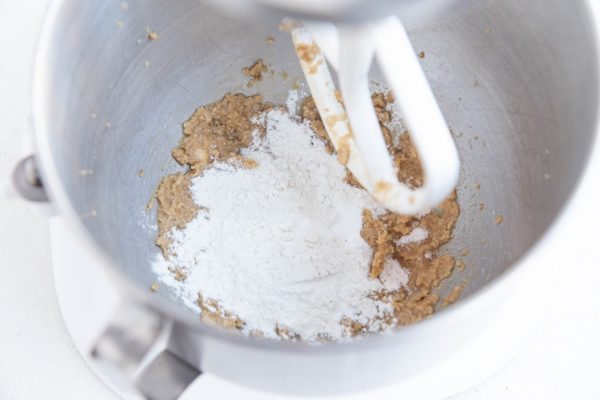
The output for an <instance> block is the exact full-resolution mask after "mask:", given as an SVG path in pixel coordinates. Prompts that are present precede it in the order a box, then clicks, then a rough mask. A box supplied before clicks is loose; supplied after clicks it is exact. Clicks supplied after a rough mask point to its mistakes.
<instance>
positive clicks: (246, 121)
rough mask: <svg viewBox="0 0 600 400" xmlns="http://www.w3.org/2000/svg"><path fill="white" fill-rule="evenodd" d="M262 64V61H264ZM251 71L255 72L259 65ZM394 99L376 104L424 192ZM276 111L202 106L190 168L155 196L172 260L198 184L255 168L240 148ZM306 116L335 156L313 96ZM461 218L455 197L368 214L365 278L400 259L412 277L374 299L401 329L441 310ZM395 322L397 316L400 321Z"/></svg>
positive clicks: (402, 169)
mask: <svg viewBox="0 0 600 400" xmlns="http://www.w3.org/2000/svg"><path fill="white" fill-rule="evenodd" d="M259 61H260V60H259ZM256 65H259V63H258V62H257V64H255V66H256ZM251 69H254V66H253V67H252V68H251ZM260 69H262V67H260ZM249 71H250V70H249ZM249 73H251V72H249ZM390 101H392V97H391V95H390V94H383V93H376V94H374V95H373V103H374V105H375V108H376V112H377V116H378V118H379V121H380V124H381V127H382V130H383V133H384V136H385V140H386V143H387V145H388V149H389V151H390V153H391V154H392V155H393V158H394V164H395V165H396V167H398V170H399V179H400V180H402V181H403V182H405V183H407V184H409V185H411V186H413V187H418V186H420V185H421V184H422V171H421V166H420V163H419V159H418V157H417V153H416V151H415V149H414V147H413V145H412V143H411V141H410V138H409V137H408V135H406V134H402V135H399V136H398V135H395V136H394V135H393V134H392V132H391V131H390V130H389V128H388V126H389V123H390V120H391V115H390V113H389V112H388V111H387V110H386V106H387V104H388V103H389V102H390ZM272 108H273V105H272V104H270V103H264V102H263V101H262V97H261V96H259V95H255V96H245V95H243V94H227V95H225V96H224V97H223V99H221V100H219V101H217V102H214V103H211V104H208V105H206V106H203V107H199V108H198V109H197V110H196V111H195V112H194V114H193V115H192V116H191V117H190V119H189V120H187V121H186V122H185V123H184V124H183V137H182V138H181V141H180V143H179V145H178V146H177V147H176V148H175V149H174V150H173V152H172V154H173V158H175V160H177V162H179V163H180V164H182V165H188V166H189V170H188V172H186V173H185V174H175V175H171V176H167V177H166V178H164V179H163V180H162V182H161V183H160V184H159V186H158V189H157V191H156V195H155V196H156V199H157V202H158V228H159V229H158V230H159V232H158V237H157V239H156V244H157V245H158V246H159V247H160V248H161V249H162V251H163V254H165V257H168V255H169V245H170V240H169V236H168V234H169V232H170V231H171V229H172V228H176V229H183V228H184V227H185V225H186V224H187V223H188V222H189V221H191V220H192V219H193V218H194V217H195V215H196V213H197V211H198V206H197V205H196V204H195V203H194V201H193V199H192V195H191V192H190V190H189V185H190V179H191V178H192V177H194V176H197V175H200V174H202V171H203V169H204V168H206V167H207V166H209V165H210V164H211V163H213V162H215V161H229V162H234V163H236V165H238V166H240V167H244V168H252V167H253V166H254V163H253V161H252V160H249V159H245V158H243V157H242V156H241V155H240V150H241V149H243V148H246V147H248V146H249V145H250V143H251V141H252V132H253V131H254V130H256V129H259V132H262V133H263V134H264V127H261V126H260V125H258V124H256V123H254V122H252V120H253V117H256V116H258V115H259V114H261V113H263V112H265V111H268V110H270V109H272ZM301 116H302V118H303V119H305V120H306V121H308V122H309V123H310V124H311V127H312V128H313V130H314V131H315V133H316V134H317V135H318V136H319V137H320V138H321V139H322V140H323V141H325V143H326V147H327V149H328V151H329V152H331V153H333V152H334V149H333V146H332V145H331V143H330V142H329V138H328V137H327V133H326V131H325V128H324V126H323V122H322V121H321V119H320V117H319V114H318V112H317V110H316V107H315V104H314V101H313V100H312V98H310V97H309V98H308V99H307V100H305V102H304V104H303V105H302V108H301ZM261 129H262V130H261ZM346 179H347V181H348V182H349V183H351V184H353V185H355V186H358V187H359V186H360V185H359V184H358V182H356V180H355V179H354V178H353V176H352V175H351V174H350V173H349V172H348V174H347V177H346ZM458 215H459V207H458V203H457V201H456V195H455V194H453V195H451V196H450V197H449V198H448V199H446V200H445V201H444V202H443V203H442V204H440V205H439V206H438V207H437V208H435V209H434V210H432V212H430V213H429V214H427V215H425V216H423V217H420V218H418V217H406V216H402V215H398V214H395V213H392V212H387V213H385V214H383V215H381V216H379V217H375V216H374V215H373V214H372V213H371V212H370V211H369V210H364V212H363V227H362V231H361V235H362V237H363V238H364V240H365V241H366V242H367V243H368V244H369V245H370V246H371V247H372V248H373V258H372V262H371V269H370V274H369V275H370V276H365V279H378V278H379V275H380V274H381V272H382V271H383V268H384V263H385V262H386V260H388V259H391V258H393V259H396V260H397V261H398V262H399V263H400V265H402V266H403V267H404V268H406V269H407V270H408V271H409V274H410V278H409V282H408V285H407V288H406V289H404V288H401V289H400V290H398V291H395V292H385V291H384V292H381V293H374V294H373V296H374V297H376V298H382V299H387V300H388V301H390V302H391V303H392V304H393V305H394V310H395V312H394V316H393V317H394V318H395V319H396V320H397V324H398V325H406V324H410V323H413V322H416V321H419V320H421V319H423V318H425V317H427V316H429V315H431V314H432V313H433V312H434V311H435V306H436V305H437V304H438V302H439V300H440V299H439V296H438V295H437V294H435V293H434V288H435V287H437V286H438V285H439V284H440V282H441V281H442V280H444V279H445V278H447V277H449V276H450V274H451V273H452V270H453V268H454V266H455V261H454V258H453V257H451V256H449V255H438V254H437V253H438V249H439V248H440V246H442V245H443V244H444V243H446V242H448V241H449V240H450V239H451V238H452V230H453V228H454V224H455V222H456V219H457V218H458ZM418 226H420V227H423V228H425V229H426V230H427V231H428V232H429V235H428V237H427V239H425V240H424V241H423V242H420V243H412V244H406V245H397V244H396V243H395V242H396V241H397V240H398V239H399V238H400V237H402V236H404V235H407V234H409V233H410V232H411V231H412V229H414V228H415V227H418ZM173 273H174V274H175V275H176V276H178V277H179V279H183V280H184V279H185V270H180V269H176V270H174V271H173ZM459 295H460V292H459V291H456V292H453V295H452V296H450V297H451V299H450V300H452V301H453V300H456V298H458V296H459ZM455 297H456V298H455ZM444 303H446V302H444ZM198 305H199V307H200V308H201V310H202V319H203V320H204V321H205V322H207V323H209V324H213V325H218V326H222V327H226V328H237V329H239V328H241V327H242V326H243V325H244V322H243V321H242V320H240V319H239V318H237V316H235V315H234V314H232V313H230V312H228V311H226V310H222V309H221V308H220V307H219V305H218V303H217V302H216V301H214V300H213V299H204V298H202V296H200V295H199V298H198ZM387 318H388V319H391V318H392V316H388V317H387ZM342 324H343V325H344V326H346V327H347V328H348V329H349V331H350V333H351V334H352V335H359V334H361V333H362V332H363V331H364V330H365V326H364V325H361V324H360V323H358V322H356V321H352V320H344V321H342ZM279 331H281V332H280V333H281V334H280V336H281V337H282V338H284V339H289V340H299V338H298V337H297V336H296V335H295V334H294V333H293V332H292V331H290V330H288V329H287V328H283V327H282V328H281V329H279V328H278V332H279Z"/></svg>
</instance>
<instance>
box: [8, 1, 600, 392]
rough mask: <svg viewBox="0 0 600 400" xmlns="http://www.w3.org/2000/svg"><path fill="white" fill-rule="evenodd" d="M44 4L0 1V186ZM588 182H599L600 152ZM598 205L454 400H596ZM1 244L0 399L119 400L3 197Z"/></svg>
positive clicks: (23, 217)
mask: <svg viewBox="0 0 600 400" xmlns="http://www.w3.org/2000/svg"><path fill="white" fill-rule="evenodd" d="M47 1H48V0H44V1H41V0H20V1H12V2H7V1H5V2H0V49H2V52H1V53H0V83H1V84H0V88H1V90H0V115H1V118H0V121H2V129H1V130H2V132H1V133H0V172H1V175H0V184H1V185H6V184H7V182H8V178H9V174H10V172H11V169H12V167H13V165H14V164H15V163H16V161H17V160H18V159H19V157H20V156H21V151H22V150H21V149H22V141H21V133H22V132H23V129H24V124H25V119H26V116H27V114H28V112H29V103H30V76H31V74H30V68H31V63H32V57H33V54H34V48H35V41H36V38H37V33H38V29H39V26H40V23H41V20H42V18H43V14H44V8H45V6H44V5H45V4H46V3H47ZM596 147H597V148H598V147H599V146H596ZM598 150H600V149H598ZM589 174H590V175H591V176H592V177H593V176H595V177H600V151H596V156H595V158H594V160H593V161H592V165H591V166H590V171H589ZM590 181H591V179H588V183H589V182H590ZM2 190H4V187H2ZM598 204H600V187H597V186H595V185H591V184H588V185H585V186H584V187H582V188H581V190H580V192H579V194H578V196H577V197H576V199H575V203H574V207H572V210H573V212H572V213H571V217H570V220H569V221H567V223H565V224H564V225H563V229H564V230H565V234H564V238H565V241H564V247H562V248H560V249H552V250H549V251H553V252H554V253H556V260H557V262H560V265H563V266H564V273H563V274H562V275H561V276H560V281H559V283H558V285H557V287H556V288H555V290H554V293H555V295H554V297H553V298H552V299H551V300H550V303H549V304H548V310H547V312H546V313H545V316H544V318H543V320H542V321H540V325H539V327H538V329H537V331H536V332H535V334H534V335H533V337H532V338H531V339H530V340H529V341H528V343H527V345H526V346H525V348H523V349H522V350H521V351H520V352H519V354H518V355H517V356H516V357H515V358H514V359H513V360H512V361H511V362H510V364H509V365H507V366H506V367H504V368H503V369H502V370H501V371H499V372H498V373H496V374H495V375H494V376H492V377H490V378H489V379H487V380H486V381H485V382H482V383H481V384H479V385H478V386H476V387H474V388H472V389H470V390H469V391H467V392H465V393H462V394H460V395H457V396H455V397H454V399H456V400H458V399H521V398H522V399H544V400H551V399H564V398H575V399H598V398H600V379H599V378H598V366H597V364H598V360H600V295H599V294H598V287H599V285H600V261H599V257H598V254H597V253H596V248H597V247H598V243H597V241H598V239H597V238H598V234H597V233H596V232H595V228H596V227H598V226H600V213H598V211H597V205H598ZM594 237H595V238H596V239H594ZM0 244H1V246H2V252H0V268H2V279H0V316H1V319H0V321H1V322H0V399H31V400H35V399H65V400H67V399H82V398H84V399H90V400H91V399H106V400H109V399H110V400H112V399H116V398H117V397H116V396H115V395H114V394H113V393H112V392H110V391H109V390H108V389H107V388H106V387H105V386H104V385H103V384H102V383H101V382H100V381H99V380H98V379H97V378H96V377H95V375H94V374H93V373H92V372H91V371H90V370H89V369H88V367H87V366H86V365H85V363H84V362H83V360H82V358H81V357H80V356H79V354H78V353H77V351H76V350H75V348H74V346H73V344H72V342H71V339H70V338H69V336H68V334H67V332H66V330H65V326H64V323H63V321H62V319H61V316H60V311H59V309H58V304H57V300H56V294H55V289H54V285H53V279H52V270H51V266H50V248H49V238H48V225H47V221H46V220H45V219H44V218H43V217H42V216H41V215H40V214H38V212H37V211H36V210H35V208H34V207H31V206H30V205H28V204H27V203H24V202H22V201H20V200H18V199H6V196H4V193H1V194H0ZM210 397H212V398H215V397H214V396H210Z"/></svg>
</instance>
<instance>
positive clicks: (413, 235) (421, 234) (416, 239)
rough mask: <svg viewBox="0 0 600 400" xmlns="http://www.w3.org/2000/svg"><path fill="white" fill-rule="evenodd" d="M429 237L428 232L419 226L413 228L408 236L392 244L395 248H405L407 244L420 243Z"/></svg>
mask: <svg viewBox="0 0 600 400" xmlns="http://www.w3.org/2000/svg"><path fill="white" fill-rule="evenodd" d="M428 237H429V231H428V230H427V229H425V228H422V227H420V226H418V227H416V228H414V229H413V230H412V231H410V233H409V234H408V235H405V236H402V237H401V238H400V239H398V240H396V241H395V242H394V243H395V244H396V246H405V245H407V244H416V243H421V242H423V241H424V240H425V239H427V238H428Z"/></svg>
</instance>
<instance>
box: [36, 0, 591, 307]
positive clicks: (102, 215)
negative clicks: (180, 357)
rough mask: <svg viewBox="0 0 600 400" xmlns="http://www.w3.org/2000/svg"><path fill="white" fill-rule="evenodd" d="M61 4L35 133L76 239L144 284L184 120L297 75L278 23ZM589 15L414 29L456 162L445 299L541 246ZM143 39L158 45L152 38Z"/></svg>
mask: <svg viewBox="0 0 600 400" xmlns="http://www.w3.org/2000/svg"><path fill="white" fill-rule="evenodd" d="M61 3H62V4H61V9H60V13H59V15H58V18H57V19H56V21H55V24H54V26H53V27H52V30H51V33H50V35H51V36H50V40H49V45H50V48H49V51H48V52H47V54H48V57H47V58H46V59H38V62H40V63H43V64H44V69H43V71H44V72H43V74H42V75H41V76H38V79H39V80H41V81H42V82H43V85H44V86H45V88H46V93H48V98H47V99H44V101H45V104H47V108H46V110H45V120H46V121H47V124H48V125H47V126H45V127H42V128H43V129H44V130H45V133H46V134H47V135H50V140H49V142H50V149H49V151H50V153H51V155H52V157H53V159H54V160H55V164H56V168H57V169H58V171H57V172H58V174H59V176H60V177H61V182H60V185H61V186H62V188H63V190H64V191H65V192H66V195H67V197H68V198H69V199H70V202H71V203H72V206H73V208H74V210H75V211H76V212H77V214H78V216H79V218H81V220H82V221H83V223H84V225H85V227H86V229H88V230H89V232H90V233H91V234H92V236H93V237H94V239H95V240H96V241H97V243H98V244H99V245H100V246H101V247H102V248H103V249H104V250H105V251H106V252H107V253H108V254H110V255H111V256H112V258H113V260H114V261H115V263H114V264H115V266H116V267H118V268H120V269H121V270H122V271H123V272H124V273H125V274H127V275H128V276H129V277H131V278H132V279H133V280H134V281H136V282H137V283H139V284H140V285H142V286H143V287H144V288H147V287H148V286H149V285H150V284H151V283H152V282H153V281H154V280H155V279H156V278H155V276H154V275H153V273H152V271H151V267H150V262H151V259H152V258H153V257H154V255H155V254H156V253H157V252H158V249H157V248H156V247H155V245H154V238H155V234H156V227H155V215H154V213H147V212H146V211H145V207H146V204H147V202H148V200H149V199H150V198H151V196H152V194H153V192H154V190H155V188H156V185H157V183H158V182H159V180H160V179H161V177H163V176H165V175H167V174H169V173H172V172H173V171H177V170H181V169H182V168H181V167H180V166H178V165H177V164H176V163H175V162H174V161H173V160H172V159H171V157H170V149H172V148H173V147H174V146H175V145H176V143H177V142H178V140H179V137H180V135H181V123H182V122H183V121H185V120H186V119H187V118H188V117H189V116H190V115H191V113H192V112H193V111H194V109H195V108H196V107H197V106H199V105H202V104H206V103H209V102H212V101H215V100H217V99H219V98H221V97H222V95H223V94H224V93H226V92H244V93H257V92H258V93H262V94H263V95H264V96H265V98H266V99H267V100H270V101H274V102H277V103H282V102H283V101H284V99H285V96H286V93H287V90H288V89H290V88H292V87H293V86H294V85H295V84H296V82H303V79H302V74H301V70H300V68H299V66H298V63H297V59H296V56H295V54H294V52H293V50H292V46H291V41H290V38H289V37H288V35H287V34H286V33H283V32H280V31H278V29H277V23H276V22H275V21H254V20H252V21H242V20H237V19H232V18H231V17H226V16H224V15H222V14H220V13H218V12H216V11H214V10H213V9H212V8H209V7H208V6H207V5H204V4H202V3H200V2H198V1H195V0H179V1H176V2H172V1H168V0H152V1H148V0H144V1H142V0H128V2H127V5H128V6H127V7H126V8H125V7H124V6H123V3H122V2H121V1H120V0H107V1H103V2H81V1H67V0H63V1H62V2H61ZM587 12H588V10H587V7H586V5H585V3H584V2H583V1H571V2H568V4H567V3H565V2H563V1H560V0H530V1H527V2H523V1H517V0H502V1H488V0H486V1H481V0H463V1H458V2H456V3H454V4H453V5H452V6H451V7H450V8H448V9H447V10H446V11H445V12H444V14H441V15H438V16H437V17H434V18H432V19H430V20H428V21H427V23H424V24H423V23H422V24H420V25H418V26H409V32H410V36H411V38H412V40H413V44H414V47H415V50H416V51H423V52H424V53H425V58H424V59H423V60H422V64H423V68H424V69H425V71H426V74H427V76H428V78H429V80H430V83H431V86H432V87H433V90H434V93H435V95H436V97H437V99H438V101H439V103H440V105H441V107H442V110H443V112H444V114H445V116H446V118H447V120H448V123H449V125H450V127H451V128H452V131H453V134H454V136H455V139H456V143H457V144H458V147H459V151H460V156H461V160H462V175H461V179H460V185H459V201H460V204H461V208H462V215H461V217H460V219H459V222H458V225H457V227H456V229H455V237H454V239H453V240H452V242H451V243H449V244H448V245H447V246H446V249H445V251H447V252H450V253H451V254H453V255H455V256H456V257H457V259H458V260H464V262H465V264H466V268H465V270H464V272H460V273H456V274H454V276H453V277H452V279H450V280H449V281H447V282H445V283H444V284H443V285H442V286H441V287H440V288H439V290H440V292H441V293H442V294H444V293H446V292H447V291H448V290H449V289H451V288H452V287H453V286H454V285H455V284H456V283H458V282H461V281H466V282H467V286H466V288H465V290H464V292H463V296H462V299H465V298H468V296H469V295H470V294H472V293H474V292H476V291H478V290H481V289H482V288H484V287H485V285H486V283H488V282H489V281H491V280H492V279H494V278H495V277H497V276H498V275H499V274H501V273H502V272H503V271H505V270H506V269H507V268H509V267H510V266H511V265H512V264H513V263H515V261H516V260H517V259H518V258H519V257H521V256H522V255H523V254H524V253H525V252H526V251H527V250H528V249H529V248H530V247H531V246H532V245H533V244H534V243H535V242H536V241H537V240H538V239H539V238H540V236H541V235H542V234H543V233H544V231H545V230H546V229H547V228H548V226H549V225H550V224H551V222H552V221H553V219H554V218H555V217H556V216H557V214H558V213H559V211H560V209H561V208H562V207H563V205H564V204H565V202H566V201H567V199H568V197H569V195H570V193H571V192H572V191H573V190H574V188H575V186H576V183H577V181H578V177H579V176H580V175H581V173H582V170H583V168H584V166H585V162H586V159H587V154H588V150H589V149H590V147H591V146H590V145H591V142H592V140H593V136H594V126H595V119H596V100H597V75H596V72H597V71H596V68H597V66H596V56H595V54H596V48H595V42H594V39H593V32H592V28H591V24H590V18H589V17H588V15H587ZM147 29H151V30H154V31H156V32H157V33H158V35H159V39H158V40H155V41H149V40H147V37H146V36H147ZM267 37H273V38H274V39H275V41H274V43H273V44H267V42H266V38H267ZM257 58H262V59H263V60H265V62H267V63H268V64H269V66H270V69H273V70H274V71H276V72H277V73H276V74H275V75H273V76H270V75H268V76H266V78H265V79H264V80H263V82H261V83H258V84H256V85H255V86H254V87H253V88H252V89H247V88H246V82H247V78H246V77H244V76H242V74H241V73H240V71H241V69H242V67H244V66H248V65H251V64H252V63H253V62H254V61H255V60H256V59H257ZM280 71H286V72H287V74H288V78H287V79H283V77H282V75H281V74H280ZM373 79H374V80H377V79H378V76H377V73H376V71H375V72H374V75H373ZM38 128H39V127H38ZM141 169H143V170H144V175H143V177H140V176H139V175H138V171H139V170H141ZM55 184H56V183H55ZM481 204H483V205H484V206H483V209H481V206H480V205H481ZM498 215H501V216H502V217H503V223H502V224H500V225H496V224H495V218H496V216H498ZM160 295H162V296H167V297H170V296H171V294H170V293H168V292H166V291H161V292H160Z"/></svg>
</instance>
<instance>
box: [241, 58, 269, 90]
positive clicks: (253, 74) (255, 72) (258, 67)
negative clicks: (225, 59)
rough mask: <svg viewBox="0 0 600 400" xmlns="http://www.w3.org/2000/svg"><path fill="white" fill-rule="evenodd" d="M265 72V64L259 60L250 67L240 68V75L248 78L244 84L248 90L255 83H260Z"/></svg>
mask: <svg viewBox="0 0 600 400" xmlns="http://www.w3.org/2000/svg"><path fill="white" fill-rule="evenodd" d="M267 70H268V68H267V64H265V63H264V62H263V60H262V59H260V58H259V59H258V60H256V62H255V63H254V64H252V65H251V66H250V67H244V68H242V74H244V75H245V76H247V77H249V78H250V79H249V80H248V83H247V84H246V87H247V88H248V89H250V88H251V87H252V86H254V84H255V83H256V82H260V81H262V79H263V74H264V73H265V72H267Z"/></svg>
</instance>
